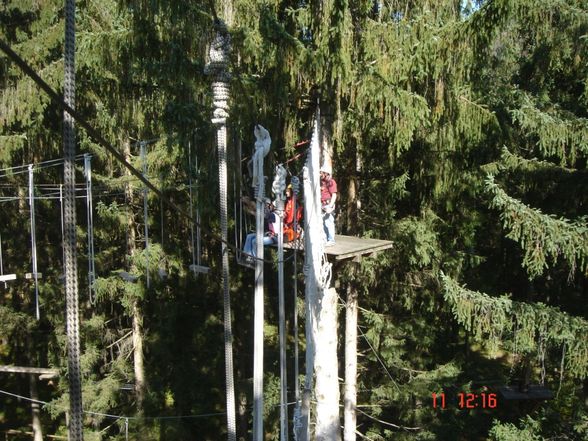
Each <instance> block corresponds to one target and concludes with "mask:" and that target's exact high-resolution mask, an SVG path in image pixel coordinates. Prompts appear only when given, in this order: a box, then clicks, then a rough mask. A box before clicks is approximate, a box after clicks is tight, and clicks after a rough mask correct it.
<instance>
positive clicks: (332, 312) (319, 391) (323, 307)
mask: <svg viewBox="0 0 588 441" xmlns="http://www.w3.org/2000/svg"><path fill="white" fill-rule="evenodd" d="M319 304H320V309H319V312H318V329H317V336H316V345H317V347H316V354H315V365H314V369H315V374H316V389H315V390H316V401H317V404H316V440H317V441H338V440H340V439H341V431H340V424H341V423H340V420H339V375H338V370H339V364H338V362H337V291H336V290H335V288H327V289H325V290H324V291H323V292H322V301H320V302H319Z"/></svg>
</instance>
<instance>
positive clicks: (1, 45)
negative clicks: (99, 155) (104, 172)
mask: <svg viewBox="0 0 588 441" xmlns="http://www.w3.org/2000/svg"><path fill="white" fill-rule="evenodd" d="M0 49H2V51H3V52H4V53H6V55H8V57H9V58H10V59H11V60H12V61H14V63H16V64H17V65H18V67H19V68H20V69H21V70H22V71H23V72H24V73H25V74H26V75H27V76H29V77H30V78H31V79H32V80H33V81H34V82H35V83H36V84H37V85H38V86H39V87H40V88H41V89H42V90H43V91H44V92H45V93H46V94H47V95H49V97H50V98H51V100H52V101H53V102H54V104H56V105H57V106H58V107H60V108H61V109H62V110H64V111H65V112H67V113H68V114H69V115H71V116H72V118H73V119H74V120H75V121H76V122H77V123H78V124H79V125H80V126H81V127H83V128H84V130H85V131H86V133H87V134H88V135H89V136H90V138H92V139H93V140H94V141H95V142H96V144H98V145H100V146H101V147H103V148H104V149H105V150H106V151H108V152H109V153H110V154H111V155H112V156H114V158H115V159H116V160H117V162H119V163H120V164H122V165H123V166H124V167H125V168H126V169H127V170H129V171H130V173H131V174H132V175H133V176H134V177H135V178H136V179H138V180H139V181H141V182H142V183H143V184H145V185H146V186H147V187H148V188H149V190H151V191H153V192H154V193H155V194H156V195H157V196H158V197H160V198H161V199H162V200H163V201H164V202H165V203H166V204H167V205H168V207H170V208H171V209H172V210H173V211H174V212H175V213H177V214H178V215H180V216H182V217H184V218H186V219H187V220H189V221H193V219H192V216H190V214H189V213H187V212H186V211H185V210H184V209H182V208H181V207H179V206H178V205H176V204H175V203H174V202H172V201H171V200H170V199H169V198H167V197H166V196H165V195H164V194H163V193H162V191H161V190H160V189H158V188H157V187H156V186H155V185H153V183H152V182H151V181H150V180H149V179H147V178H145V177H144V176H143V175H142V174H141V172H140V171H139V170H137V169H136V168H135V167H133V165H131V164H130V163H129V162H127V161H126V159H125V158H124V156H123V155H122V154H121V153H120V152H119V151H118V150H116V149H115V148H114V147H113V146H112V145H111V144H110V143H109V142H108V141H106V139H104V138H103V137H102V135H100V133H98V131H97V130H96V129H94V128H93V127H92V126H91V125H90V124H89V123H88V122H87V121H86V120H85V119H84V118H83V117H82V116H81V114H80V113H79V112H78V111H76V110H75V109H74V108H72V107H71V106H70V105H69V104H68V103H66V102H65V101H64V100H62V99H61V98H60V97H59V95H58V94H57V92H55V91H54V90H53V89H52V88H51V86H49V85H48V84H47V83H46V82H45V81H44V80H43V79H42V78H41V77H40V76H39V75H38V74H37V73H36V72H35V71H34V70H33V69H32V68H31V67H30V66H29V65H28V64H27V63H26V62H25V61H24V60H23V59H22V58H21V57H20V56H19V55H18V54H17V53H16V52H14V51H13V50H12V48H11V47H10V46H9V45H8V44H6V42H5V41H4V40H2V39H0ZM194 225H196V226H198V227H199V228H200V229H201V231H202V232H203V233H204V234H206V235H207V236H209V237H210V238H211V239H214V240H218V241H219V242H221V243H222V244H224V246H225V247H226V248H229V249H232V250H233V251H234V252H240V250H238V249H236V248H235V246H234V245H233V244H231V243H230V242H228V241H226V240H223V238H222V237H221V236H219V235H218V234H216V233H213V232H212V231H211V230H209V229H208V228H206V227H204V226H202V225H201V224H200V223H197V222H194ZM252 258H253V259H258V260H260V259H259V258H258V257H253V256H252ZM264 262H266V263H274V261H273V260H270V259H267V260H264Z"/></svg>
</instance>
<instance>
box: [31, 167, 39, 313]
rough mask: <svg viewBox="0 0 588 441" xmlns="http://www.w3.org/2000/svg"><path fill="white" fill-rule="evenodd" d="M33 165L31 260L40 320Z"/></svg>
mask: <svg viewBox="0 0 588 441" xmlns="http://www.w3.org/2000/svg"><path fill="white" fill-rule="evenodd" d="M33 179H34V178H33V165H32V164H29V207H30V209H31V210H30V211H31V260H32V261H33V279H34V281H35V316H36V317H37V320H39V319H40V318H41V314H40V311H39V278H38V273H37V236H36V234H35V188H34V182H33Z"/></svg>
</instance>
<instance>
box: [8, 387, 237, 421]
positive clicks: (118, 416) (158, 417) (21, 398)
mask: <svg viewBox="0 0 588 441" xmlns="http://www.w3.org/2000/svg"><path fill="white" fill-rule="evenodd" d="M0 394H3V395H8V396H9V397H14V398H18V399H19V400H24V401H28V402H30V403H36V404H42V405H44V406H46V405H47V404H49V403H48V402H47V401H41V400H35V399H33V398H29V397H25V396H23V395H18V394H14V393H12V392H8V391H5V390H0ZM64 410H65V409H64ZM83 413H85V414H86V415H93V416H100V417H104V418H115V419H127V420H179V419H188V418H206V417H211V416H220V415H225V412H211V413H202V414H198V415H176V416H152V417H145V416H138V417H133V416H125V415H112V414H109V413H101V412H91V411H89V410H84V411H83Z"/></svg>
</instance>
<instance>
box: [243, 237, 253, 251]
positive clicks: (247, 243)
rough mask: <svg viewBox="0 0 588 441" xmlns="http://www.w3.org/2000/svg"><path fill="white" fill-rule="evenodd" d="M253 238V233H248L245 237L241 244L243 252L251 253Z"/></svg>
mask: <svg viewBox="0 0 588 441" xmlns="http://www.w3.org/2000/svg"><path fill="white" fill-rule="evenodd" d="M254 239H255V233H249V234H248V235H247V237H246V238H245V245H244V246H243V252H244V253H245V254H252V250H253V246H252V243H253V240H254Z"/></svg>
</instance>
